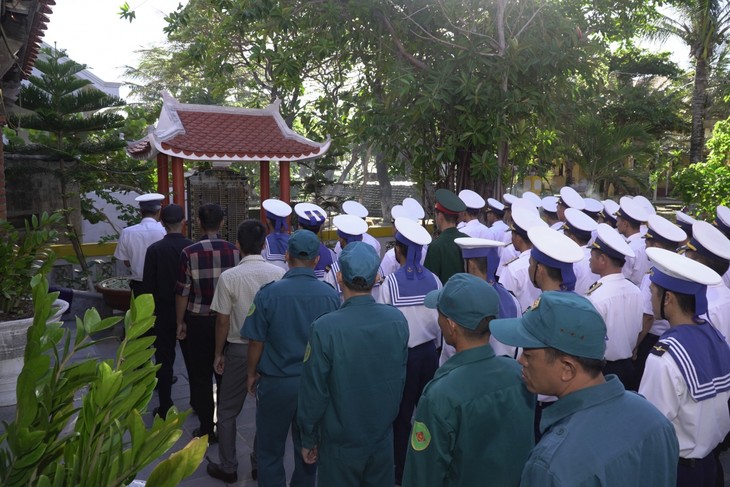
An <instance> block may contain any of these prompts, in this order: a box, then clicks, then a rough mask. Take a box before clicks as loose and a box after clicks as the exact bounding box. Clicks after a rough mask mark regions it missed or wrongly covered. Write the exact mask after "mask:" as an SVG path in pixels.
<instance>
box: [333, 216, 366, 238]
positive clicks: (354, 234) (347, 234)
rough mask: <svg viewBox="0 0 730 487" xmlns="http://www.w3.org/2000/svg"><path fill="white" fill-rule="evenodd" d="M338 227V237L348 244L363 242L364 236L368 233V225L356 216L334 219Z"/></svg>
mask: <svg viewBox="0 0 730 487" xmlns="http://www.w3.org/2000/svg"><path fill="white" fill-rule="evenodd" d="M332 223H334V225H335V227H337V236H338V237H340V238H341V239H343V240H345V241H346V242H347V243H350V242H356V241H360V240H362V235H363V234H364V233H365V232H367V231H368V224H367V223H365V220H363V219H362V218H360V217H357V216H355V215H337V216H336V217H334V218H333V219H332Z"/></svg>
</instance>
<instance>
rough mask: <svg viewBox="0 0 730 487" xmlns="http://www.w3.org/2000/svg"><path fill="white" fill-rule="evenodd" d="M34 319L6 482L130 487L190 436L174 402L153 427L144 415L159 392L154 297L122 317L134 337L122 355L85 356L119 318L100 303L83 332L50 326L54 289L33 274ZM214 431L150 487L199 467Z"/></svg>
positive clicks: (2, 463)
mask: <svg viewBox="0 0 730 487" xmlns="http://www.w3.org/2000/svg"><path fill="white" fill-rule="evenodd" d="M32 281H33V301H34V310H35V313H34V319H33V325H32V326H31V327H30V329H29V331H28V344H27V347H26V349H25V355H24V358H25V364H24V366H23V370H22V372H21V373H20V376H19V377H18V389H17V404H18V406H17V408H16V410H15V419H14V420H13V421H12V422H10V423H9V424H6V425H5V426H6V428H5V432H4V433H3V434H2V435H0V485H3V486H6V487H10V486H25V485H38V486H42V487H46V486H47V487H50V486H52V485H53V486H81V487H83V486H93V487H97V486H104V487H114V486H123V485H128V484H129V483H130V482H132V480H133V479H134V477H135V475H137V473H138V472H139V471H140V470H141V469H142V468H144V467H145V466H146V465H149V464H150V463H152V462H153V461H154V460H156V459H157V458H159V457H160V456H161V455H162V454H163V453H165V452H166V451H167V450H168V449H170V448H171V447H172V446H173V445H174V444H175V442H176V441H177V440H178V438H179V437H180V436H181V434H182V430H181V426H182V424H183V422H184V421H185V417H186V416H187V414H188V413H187V412H185V413H178V412H177V410H175V408H172V409H171V410H170V411H169V412H168V413H167V417H166V419H164V420H163V419H160V418H159V417H155V419H154V420H153V422H152V425H151V427H150V428H149V429H148V428H147V427H146V426H145V424H144V422H143V420H142V416H141V413H142V412H144V411H145V410H146V409H147V405H148V404H149V401H150V399H151V397H152V394H153V389H154V387H155V383H156V378H155V373H156V371H157V368H158V367H159V366H158V365H153V364H152V362H151V360H150V359H151V357H152V355H153V354H154V349H153V348H152V343H153V342H154V337H153V336H145V333H146V332H147V331H148V330H149V329H150V328H152V326H153V324H154V320H155V317H154V315H153V311H154V300H153V298H152V295H150V294H146V295H143V296H140V297H138V298H136V299H135V300H134V302H132V303H131V309H130V310H129V311H128V312H127V314H126V316H125V318H124V328H125V336H126V338H125V339H124V340H122V342H121V343H120V345H119V348H118V351H117V355H116V358H114V359H107V360H101V361H100V360H98V359H97V358H93V357H92V358H86V359H82V360H78V359H77V357H75V356H76V354H77V353H78V352H82V351H84V350H85V349H87V348H88V347H90V346H93V345H94V344H95V343H97V342H96V341H94V339H93V338H92V335H93V334H94V333H97V332H100V331H103V330H106V329H109V328H110V327H112V326H114V325H115V324H116V323H117V322H118V321H119V320H120V319H121V318H120V317H111V318H106V319H102V318H101V317H100V316H99V313H98V312H97V311H96V309H94V308H92V309H89V310H88V311H86V313H85V314H84V316H83V319H81V318H76V328H75V333H74V330H73V329H71V328H62V327H61V323H58V322H49V317H50V315H51V307H52V303H53V300H54V299H55V297H56V296H55V294H56V293H54V294H49V293H48V282H47V281H46V278H45V276H44V275H43V274H38V275H36V276H34V277H33V280H32ZM207 446H208V439H207V437H201V438H195V439H193V440H191V441H190V443H188V445H187V446H186V447H185V448H184V449H182V450H180V451H178V452H176V453H174V454H173V455H171V456H170V457H169V458H168V459H166V460H164V461H163V462H161V463H160V464H159V465H158V466H157V467H156V468H155V469H154V470H153V471H152V473H151V474H150V477H149V478H148V480H147V485H148V486H149V487H153V486H155V487H159V486H163V487H164V486H174V485H177V484H178V483H179V482H180V481H181V480H182V479H183V478H185V477H186V476H189V475H190V474H191V473H193V472H194V471H195V469H196V468H197V467H198V465H199V464H200V462H201V460H202V458H203V455H204V454H205V451H206V448H207Z"/></svg>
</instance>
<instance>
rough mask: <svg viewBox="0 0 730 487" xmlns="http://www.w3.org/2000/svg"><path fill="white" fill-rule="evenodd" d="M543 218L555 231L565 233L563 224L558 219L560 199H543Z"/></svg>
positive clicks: (546, 197) (551, 197)
mask: <svg viewBox="0 0 730 487" xmlns="http://www.w3.org/2000/svg"><path fill="white" fill-rule="evenodd" d="M542 216H543V218H544V219H545V221H546V222H547V224H548V225H549V226H550V228H552V229H553V230H557V231H558V232H562V231H563V222H562V221H561V220H560V218H558V197H557V196H545V197H544V198H543V199H542Z"/></svg>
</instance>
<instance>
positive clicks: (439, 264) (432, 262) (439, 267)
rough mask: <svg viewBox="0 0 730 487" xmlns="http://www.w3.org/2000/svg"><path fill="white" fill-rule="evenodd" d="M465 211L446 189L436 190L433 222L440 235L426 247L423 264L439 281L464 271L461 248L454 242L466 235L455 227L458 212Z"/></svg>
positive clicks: (455, 197)
mask: <svg viewBox="0 0 730 487" xmlns="http://www.w3.org/2000/svg"><path fill="white" fill-rule="evenodd" d="M462 211H466V205H465V204H464V202H463V201H461V199H459V197H458V196H456V195H455V194H454V193H453V192H451V191H449V190H448V189H437V190H436V210H435V215H434V222H435V224H436V226H437V227H438V229H439V230H440V231H441V235H439V237H438V238H437V239H436V240H434V241H433V243H432V244H431V245H429V247H428V253H427V254H426V260H425V261H424V263H423V265H424V266H426V269H428V270H429V271H431V272H433V273H434V274H436V275H437V276H438V278H439V280H440V281H441V282H446V281H448V280H449V278H450V277H451V276H453V275H454V274H456V273H457V272H464V262H463V261H462V259H461V250H460V249H459V246H458V245H456V244H455V243H454V240H455V239H457V238H459V237H468V235H466V234H465V233H462V232H460V231H459V230H457V229H456V224H457V222H458V220H459V213H460V212H462Z"/></svg>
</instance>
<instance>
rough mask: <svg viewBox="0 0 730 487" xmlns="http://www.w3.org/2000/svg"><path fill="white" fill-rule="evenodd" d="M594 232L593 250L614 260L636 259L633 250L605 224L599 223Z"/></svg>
mask: <svg viewBox="0 0 730 487" xmlns="http://www.w3.org/2000/svg"><path fill="white" fill-rule="evenodd" d="M596 232H597V235H596V240H595V241H594V242H593V248H594V249H598V250H600V251H601V252H603V253H605V254H607V255H609V256H611V257H614V258H616V259H625V258H626V257H636V254H635V253H634V251H633V249H632V248H631V247H630V246H629V244H628V243H626V240H624V238H623V237H622V236H621V234H619V233H618V232H617V231H616V229H615V228H613V227H611V226H610V225H607V224H606V223H599V224H598V228H597V229H596Z"/></svg>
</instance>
